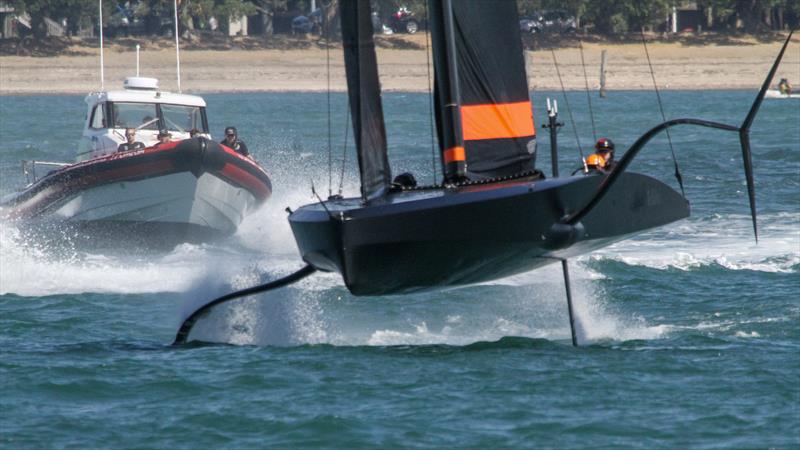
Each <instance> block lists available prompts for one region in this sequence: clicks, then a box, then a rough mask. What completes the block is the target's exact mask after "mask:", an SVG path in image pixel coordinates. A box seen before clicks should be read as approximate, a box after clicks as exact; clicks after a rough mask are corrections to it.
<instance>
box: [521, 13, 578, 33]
mask: <svg viewBox="0 0 800 450" xmlns="http://www.w3.org/2000/svg"><path fill="white" fill-rule="evenodd" d="M519 30H520V31H521V32H523V33H532V34H535V33H574V32H575V31H576V30H577V22H576V21H575V17H574V16H572V15H570V14H569V13H567V12H566V11H560V10H555V11H541V12H537V13H534V14H533V15H532V16H529V17H524V18H522V19H520V21H519Z"/></svg>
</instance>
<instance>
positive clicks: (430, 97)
mask: <svg viewBox="0 0 800 450" xmlns="http://www.w3.org/2000/svg"><path fill="white" fill-rule="evenodd" d="M425 20H426V21H427V22H426V23H430V17H428V2H425ZM429 34H430V33H429V30H425V64H426V65H427V66H428V109H429V111H428V118H429V123H430V126H431V169H432V170H431V172H432V173H433V184H434V185H436V184H437V181H436V143H435V142H434V140H433V132H434V131H433V86H431V59H430V44H429V43H428V37H429Z"/></svg>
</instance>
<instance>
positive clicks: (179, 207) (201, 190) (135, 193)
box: [48, 172, 256, 234]
mask: <svg viewBox="0 0 800 450" xmlns="http://www.w3.org/2000/svg"><path fill="white" fill-rule="evenodd" d="M255 204H256V200H255V198H254V197H253V195H252V194H251V193H250V192H248V191H247V190H246V189H243V188H239V187H236V186H233V185H231V184H230V183H227V182H225V181H223V180H221V179H220V178H218V177H216V176H214V175H212V174H209V173H204V174H202V175H201V176H200V177H199V178H197V177H195V176H194V175H193V174H192V173H190V172H180V173H173V174H169V175H165V176H160V177H154V178H147V179H144V180H139V181H124V182H116V183H110V184H105V185H102V186H97V187H94V188H90V189H87V190H85V191H81V192H79V193H78V194H76V195H74V196H72V197H71V198H69V199H68V200H67V201H66V202H65V203H61V204H59V205H58V206H57V209H55V211H53V212H52V213H51V214H48V216H50V217H51V218H54V219H58V220H60V221H66V222H80V223H88V222H104V223H116V224H120V225H124V224H130V225H141V224H150V225H165V226H170V225H186V224H188V225H191V226H195V227H200V228H204V229H209V231H213V232H217V233H220V234H232V233H233V232H235V231H236V228H237V227H238V225H239V224H240V223H241V221H242V220H243V219H244V216H245V214H246V213H247V212H248V211H249V210H251V209H252V208H254V206H255Z"/></svg>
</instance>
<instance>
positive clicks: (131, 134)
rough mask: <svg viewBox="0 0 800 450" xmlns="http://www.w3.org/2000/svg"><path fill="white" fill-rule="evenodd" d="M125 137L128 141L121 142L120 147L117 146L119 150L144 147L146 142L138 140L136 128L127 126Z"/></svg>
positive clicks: (125, 150)
mask: <svg viewBox="0 0 800 450" xmlns="http://www.w3.org/2000/svg"><path fill="white" fill-rule="evenodd" d="M125 139H126V142H123V143H122V144H119V147H117V151H118V152H127V151H128V150H139V149H140V148H144V144H142V143H141V142H139V141H137V140H136V128H126V129H125Z"/></svg>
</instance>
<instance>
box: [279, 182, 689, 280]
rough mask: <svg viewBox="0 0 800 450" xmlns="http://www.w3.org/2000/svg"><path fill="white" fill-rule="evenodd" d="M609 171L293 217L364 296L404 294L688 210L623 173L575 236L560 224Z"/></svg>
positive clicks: (511, 267)
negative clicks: (558, 231) (558, 228)
mask: <svg viewBox="0 0 800 450" xmlns="http://www.w3.org/2000/svg"><path fill="white" fill-rule="evenodd" d="M602 179H603V177H602V176H591V175H590V176H575V177H569V178H557V179H548V180H540V181H534V182H508V183H492V184H486V185H477V186H464V187H460V188H455V189H444V188H437V189H431V190H420V191H404V192H395V193H391V194H389V195H387V196H386V198H385V200H384V201H380V202H374V203H372V204H370V205H368V206H363V205H361V203H360V201H359V199H346V200H331V201H327V202H324V203H325V204H324V206H323V205H322V204H316V205H308V206H304V207H302V208H300V209H298V210H297V211H295V212H294V213H292V215H291V216H290V217H289V221H290V223H291V226H292V231H293V232H294V235H295V239H296V241H297V244H298V248H299V250H300V253H301V256H302V257H303V260H304V261H306V262H307V263H309V264H311V265H313V266H314V267H316V268H317V269H320V270H325V271H336V272H340V273H341V274H342V276H343V278H344V281H345V283H346V284H347V287H348V289H349V290H350V291H351V292H352V293H353V294H355V295H387V294H401V293H409V292H416V291H424V290H428V289H434V288H441V287H448V286H458V285H465V284H471V283H478V282H483V281H488V280H493V279H497V278H501V277H505V276H510V275H514V274H517V273H521V272H526V271H529V270H532V269H535V268H538V267H541V266H544V265H547V264H551V263H553V262H557V261H559V260H560V259H562V258H566V257H572V256H576V255H580V254H583V253H586V252H589V251H592V250H596V249H598V248H602V247H605V246H607V245H610V244H612V243H614V242H616V241H618V240H621V239H624V238H626V237H629V236H631V235H634V234H637V233H641V232H642V231H645V230H648V229H651V228H655V227H659V226H662V225H665V224H668V223H671V222H674V221H676V220H680V219H682V218H685V217H687V216H688V215H689V204H688V202H687V201H686V200H685V199H683V197H681V196H680V195H679V194H678V193H677V192H675V191H674V190H673V189H672V188H670V187H669V186H667V185H666V184H664V183H662V182H660V181H658V180H656V179H654V178H651V177H648V176H645V175H641V174H636V173H624V174H622V176H621V179H620V180H618V182H617V183H616V185H615V186H614V187H613V188H612V190H613V191H614V192H613V193H611V194H610V195H608V196H606V197H605V198H604V199H603V200H602V201H601V203H600V204H599V205H598V206H597V208H595V210H594V212H593V213H591V214H589V215H587V216H586V217H585V218H584V220H583V221H582V222H581V223H580V225H579V226H578V227H576V230H578V231H577V232H576V233H575V235H574V236H573V237H572V239H571V240H566V241H565V240H563V239H558V238H557V237H556V236H554V234H553V229H554V227H555V225H556V224H558V223H559V221H560V219H562V218H563V217H564V216H565V215H566V214H568V213H570V212H572V211H575V210H577V209H578V208H580V207H581V206H583V205H584V204H585V203H586V202H587V201H588V199H589V198H590V197H591V195H592V194H593V193H594V192H595V191H596V189H597V187H598V185H599V183H600V182H601V180H602Z"/></svg>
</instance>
